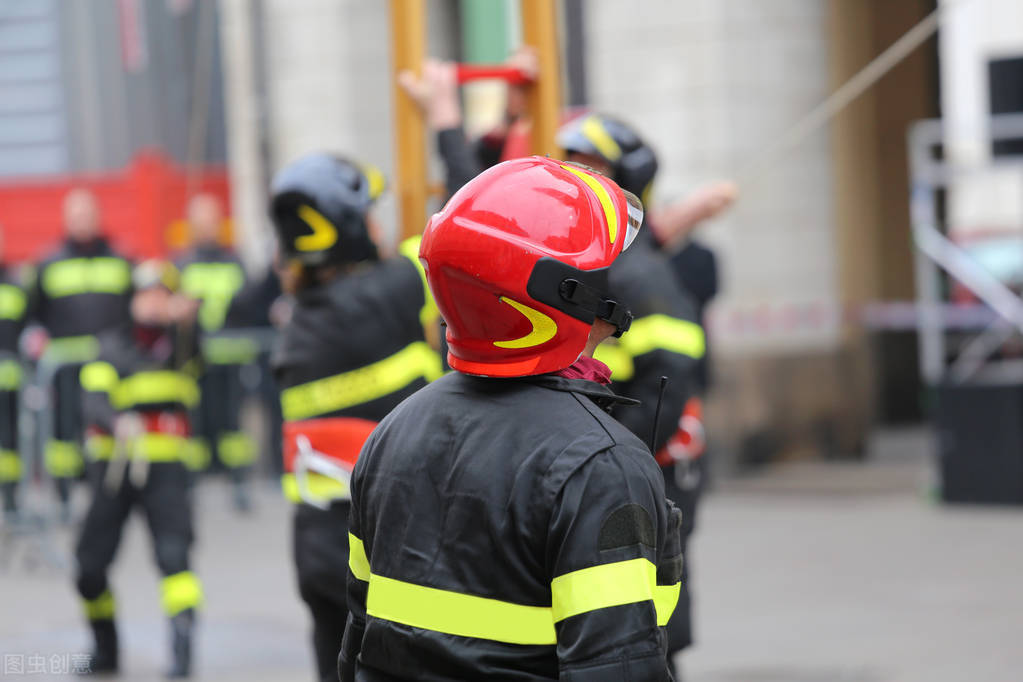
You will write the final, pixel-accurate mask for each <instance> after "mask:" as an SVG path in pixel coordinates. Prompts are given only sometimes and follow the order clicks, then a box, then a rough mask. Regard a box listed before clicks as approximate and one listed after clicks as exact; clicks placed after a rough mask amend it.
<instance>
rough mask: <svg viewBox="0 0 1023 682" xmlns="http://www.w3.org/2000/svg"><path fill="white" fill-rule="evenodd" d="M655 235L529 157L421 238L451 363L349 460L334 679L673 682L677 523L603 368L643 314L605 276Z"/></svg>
mask: <svg viewBox="0 0 1023 682" xmlns="http://www.w3.org/2000/svg"><path fill="white" fill-rule="evenodd" d="M641 222H642V209H641V207H640V205H639V201H638V199H636V198H635V197H632V196H629V195H627V194H626V193H624V192H623V191H622V190H621V189H619V188H618V187H617V186H616V185H615V184H614V183H613V182H611V181H610V180H608V179H607V178H605V177H602V176H600V175H598V174H596V173H592V172H590V171H588V170H586V169H584V168H582V167H577V166H572V165H568V164H566V163H564V162H559V161H555V160H551V159H543V158H540V157H530V158H525V159H518V160H513V161H507V162H504V163H501V164H499V165H497V166H494V167H493V168H491V169H489V170H487V171H485V172H484V173H482V174H481V175H479V176H478V177H476V178H475V179H474V180H472V181H471V182H469V183H468V184H467V185H466V186H465V187H463V188H462V189H461V190H459V191H458V192H457V193H456V194H455V195H454V196H453V197H452V198H451V199H450V200H449V201H448V203H447V205H446V206H445V207H444V209H443V210H442V211H441V212H440V213H439V214H437V215H435V216H434V217H433V218H432V219H431V221H430V222H429V224H428V225H427V227H426V231H425V232H424V235H423V241H422V245H421V248H420V251H419V255H420V259H421V260H422V261H423V263H424V266H425V270H426V276H427V279H428V280H429V284H430V288H431V290H432V292H433V294H434V296H435V298H436V301H437V306H438V308H439V310H440V313H441V315H442V317H443V319H444V320H445V321H446V323H447V334H446V336H447V342H448V362H449V364H450V365H451V367H452V368H453V369H454V370H456V371H455V372H452V373H451V374H448V375H447V376H445V377H443V378H442V379H440V380H438V381H435V382H433V383H432V384H430V385H429V386H427V387H426V388H424V389H423V390H421V391H419V392H418V393H416V394H415V395H413V396H412V397H411V398H409V399H408V400H406V401H405V402H404V403H402V404H401V405H399V406H398V407H397V408H396V409H395V410H394V411H393V412H392V413H391V414H390V415H389V416H388V417H387V418H385V419H384V420H383V421H382V422H381V423H380V425H379V426H378V427H377V428H376V430H375V431H374V432H373V434H372V435H371V436H370V438H369V440H368V441H367V442H366V445H365V446H364V448H363V450H362V453H361V455H360V457H359V460H358V462H357V464H356V467H355V472H354V474H353V477H352V485H351V494H352V513H351V517H350V530H349V532H350V536H349V543H350V547H351V559H350V562H349V576H348V607H349V609H350V614H349V620H348V628H347V631H346V632H345V638H344V645H343V647H342V651H341V655H340V657H339V661H338V665H339V668H340V675H341V679H342V680H378V679H388V680H391V679H427V678H429V679H440V678H443V679H562V680H591V681H595V682H601V681H602V680H609V681H610V680H615V681H616V682H617V681H620V680H668V679H670V673H669V671H668V669H667V666H666V665H665V640H664V633H663V630H662V628H661V627H660V626H661V625H663V624H664V622H666V621H667V618H668V616H669V614H670V613H671V611H672V609H673V608H674V605H675V600H676V598H677V596H678V589H679V585H678V581H679V570H680V566H681V562H680V557H679V535H678V524H679V523H680V522H681V519H680V518H679V513H678V511H677V510H676V509H674V507H673V506H672V505H671V503H670V502H668V501H667V500H666V499H665V496H664V483H663V480H662V478H661V475H660V474H659V472H658V470H657V466H656V464H655V463H654V461H653V459H652V458H651V456H650V453H649V452H648V451H647V448H646V446H645V445H644V444H643V443H642V441H640V440H639V439H637V438H636V437H635V436H634V435H633V434H632V433H630V432H629V431H628V430H627V429H625V428H624V427H622V426H621V425H620V424H619V423H618V422H616V421H615V420H614V419H612V418H611V417H610V416H609V415H608V414H607V413H606V412H605V411H604V410H605V409H606V408H607V407H609V406H610V405H613V404H615V403H616V402H618V401H620V400H622V399H621V398H618V396H616V395H615V394H614V393H612V392H611V391H610V389H608V388H607V387H606V386H604V385H602V384H603V383H606V382H607V380H608V375H609V371H608V369H607V367H606V366H604V365H603V364H601V363H599V362H598V361H596V360H594V359H593V358H592V354H593V350H594V348H595V347H596V345H597V344H599V343H600V342H601V341H602V340H603V339H605V338H606V337H608V336H611V335H613V334H621V333H622V332H625V331H626V329H627V328H628V325H629V321H630V320H631V315H630V314H629V312H628V311H627V310H626V309H625V307H624V306H623V305H621V304H620V303H619V302H617V301H615V300H613V299H612V298H611V297H610V296H609V295H608V290H607V280H606V276H607V274H606V273H607V268H608V267H609V266H610V265H611V263H612V262H613V261H614V259H615V257H616V256H618V255H619V254H620V253H621V252H622V250H623V249H625V248H627V246H628V245H629V244H630V242H631V241H632V240H633V239H634V238H635V235H636V231H637V230H638V229H639V226H640V224H641Z"/></svg>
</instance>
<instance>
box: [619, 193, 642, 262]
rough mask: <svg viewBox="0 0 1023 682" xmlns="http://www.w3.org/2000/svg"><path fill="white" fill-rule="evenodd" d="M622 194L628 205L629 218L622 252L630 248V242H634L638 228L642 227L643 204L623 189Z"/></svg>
mask: <svg viewBox="0 0 1023 682" xmlns="http://www.w3.org/2000/svg"><path fill="white" fill-rule="evenodd" d="M622 194H624V195H625V201H626V202H627V203H628V205H629V216H628V220H627V226H626V229H625V246H623V247H622V251H624V250H625V249H627V248H629V247H630V246H632V242H634V241H635V240H636V235H638V234H639V228H640V227H642V226H643V202H641V201H640V200H639V197H637V196H636V195H635V194H633V193H632V192H630V191H629V190H627V189H623V190H622Z"/></svg>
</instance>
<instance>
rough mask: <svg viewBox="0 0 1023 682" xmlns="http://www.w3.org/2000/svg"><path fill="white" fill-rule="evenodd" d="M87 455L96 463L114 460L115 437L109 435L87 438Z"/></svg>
mask: <svg viewBox="0 0 1023 682" xmlns="http://www.w3.org/2000/svg"><path fill="white" fill-rule="evenodd" d="M85 454H87V455H88V456H89V459H91V460H93V461H95V462H102V461H104V460H108V459H112V458H113V456H114V437H113V436H107V435H95V436H87V437H86V439H85Z"/></svg>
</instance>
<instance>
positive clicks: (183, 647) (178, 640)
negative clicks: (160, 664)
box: [167, 609, 195, 679]
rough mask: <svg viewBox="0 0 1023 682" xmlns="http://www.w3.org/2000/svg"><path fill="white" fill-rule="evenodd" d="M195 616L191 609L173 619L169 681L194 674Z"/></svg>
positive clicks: (168, 671)
mask: <svg viewBox="0 0 1023 682" xmlns="http://www.w3.org/2000/svg"><path fill="white" fill-rule="evenodd" d="M194 625H195V614H194V612H193V611H192V610H191V609H188V610H186V611H182V612H181V613H179V614H178V615H176V616H174V617H173V618H171V666H170V668H169V669H168V670H167V677H168V678H169V679H180V678H183V677H189V676H191V674H192V629H193V627H194Z"/></svg>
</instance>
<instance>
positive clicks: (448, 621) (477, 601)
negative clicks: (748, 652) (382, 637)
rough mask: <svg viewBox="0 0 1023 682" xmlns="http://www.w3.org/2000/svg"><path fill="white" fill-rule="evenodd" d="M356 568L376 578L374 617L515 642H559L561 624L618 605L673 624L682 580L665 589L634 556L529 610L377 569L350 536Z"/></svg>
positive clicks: (568, 580)
mask: <svg viewBox="0 0 1023 682" xmlns="http://www.w3.org/2000/svg"><path fill="white" fill-rule="evenodd" d="M348 548H349V550H348V567H349V569H350V570H351V572H352V575H353V576H355V577H356V578H358V579H359V580H363V581H368V582H369V587H368V592H367V596H366V613H368V614H369V615H371V616H373V617H374V618H381V619H383V620H389V621H392V622H395V623H401V624H403V625H409V626H411V627H417V628H422V629H424V630H432V631H434V632H443V633H446V634H449V635H458V636H461V637H476V638H480V639H490V640H494V641H498V642H507V643H510V644H556V643H557V634H556V631H555V628H554V624H555V623H557V622H559V621H562V620H564V619H565V618H571V617H572V616H577V615H580V614H583V613H588V612H591V611H597V610H600V609H605V608H609V607H612V606H621V605H624V604H633V603H637V602H643V601H651V602H653V606H654V608H655V610H656V614H657V624H658V625H659V626H663V625H665V624H666V623H667V622H668V619H669V618H670V617H671V613H672V612H673V611H674V609H675V605H676V603H677V602H678V595H679V591H680V589H681V583H676V584H674V585H667V586H660V585H657V569H656V567H655V566H654V564H653V563H652V562H650V561H648V560H647V559H643V558H639V559H630V560H627V561H618V562H614V563H609V564H601V565H599V566H591V567H588V568H584V569H580V570H578V571H573V572H571V573H566V574H564V575H560V576H558V577H556V578H554V579H553V580H552V581H551V601H552V606H528V605H525V604H515V603H513V602H507V601H502V600H499V599H490V598H487V597H478V596H475V595H471V594H464V593H461V592H453V591H450V590H441V589H437V588H434V587H425V586H422V585H415V584H413V583H408V582H404V581H401V580H395V579H393V578H386V577H384V576H380V575H376V574H374V573H373V572H372V571H371V568H370V563H369V559H368V558H367V556H366V550H365V546H364V545H363V543H362V540H360V539H359V538H358V537H356V536H355V535H353V534H351V533H349V534H348Z"/></svg>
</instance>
